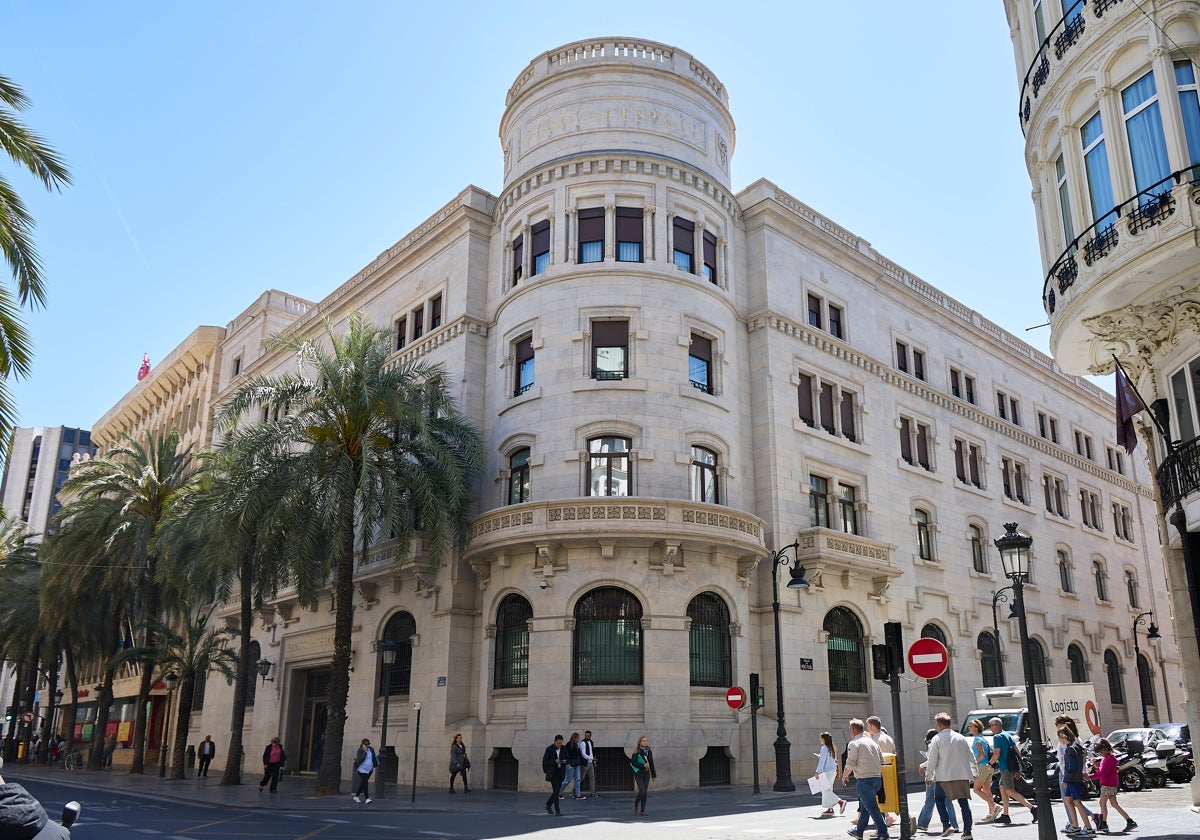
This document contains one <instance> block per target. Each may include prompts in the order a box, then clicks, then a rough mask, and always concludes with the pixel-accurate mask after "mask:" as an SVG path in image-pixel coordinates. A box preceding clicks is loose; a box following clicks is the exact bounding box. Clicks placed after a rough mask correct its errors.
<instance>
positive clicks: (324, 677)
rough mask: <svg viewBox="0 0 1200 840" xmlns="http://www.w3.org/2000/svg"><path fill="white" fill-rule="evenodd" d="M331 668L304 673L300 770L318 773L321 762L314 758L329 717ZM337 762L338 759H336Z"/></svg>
mask: <svg viewBox="0 0 1200 840" xmlns="http://www.w3.org/2000/svg"><path fill="white" fill-rule="evenodd" d="M332 673H333V672H332V671H331V670H330V669H329V668H314V669H313V670H311V671H305V672H304V699H303V702H302V704H301V708H302V709H303V712H302V717H301V719H300V760H299V762H298V765H299V769H300V770H310V771H313V772H316V771H317V770H319V769H320V764H319V761H318V760H316V757H315V756H314V754H313V753H314V749H315V748H316V745H317V742H318V740H320V739H322V738H324V736H325V720H326V718H327V717H328V716H329V680H330V676H331V675H332ZM334 760H335V761H336V760H337V759H336V758H334Z"/></svg>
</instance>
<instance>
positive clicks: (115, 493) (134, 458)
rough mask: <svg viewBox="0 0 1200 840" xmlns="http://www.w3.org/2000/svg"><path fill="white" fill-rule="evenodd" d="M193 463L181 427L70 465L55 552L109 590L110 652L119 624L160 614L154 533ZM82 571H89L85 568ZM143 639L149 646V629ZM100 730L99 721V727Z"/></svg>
mask: <svg viewBox="0 0 1200 840" xmlns="http://www.w3.org/2000/svg"><path fill="white" fill-rule="evenodd" d="M196 480H197V469H196V466H195V464H194V462H193V459H192V454H191V447H186V448H182V449H181V448H180V444H179V433H178V432H177V431H175V430H174V429H172V430H171V431H170V432H167V433H165V434H160V433H155V432H146V434H145V436H144V438H143V440H141V441H138V440H135V439H134V438H133V437H131V436H129V435H123V436H122V437H121V439H120V440H118V441H117V443H116V444H115V445H113V446H112V447H111V448H109V450H108V451H107V452H105V453H104V455H103V456H101V457H97V458H93V459H91V460H90V461H83V462H81V463H80V464H79V465H78V466H76V467H75V468H74V469H72V470H71V476H70V478H68V479H67V481H66V482H65V483H64V484H63V487H62V491H61V493H62V495H63V496H65V497H66V498H67V499H69V500H70V501H68V503H67V504H66V505H65V506H64V507H63V509H62V510H61V511H59V513H58V514H57V516H56V519H55V522H56V525H57V529H58V530H57V533H56V534H55V535H54V544H55V545H54V550H55V552H56V554H57V555H58V556H59V557H60V558H61V559H62V561H64V562H72V561H74V562H76V563H78V565H79V566H80V568H81V574H80V575H79V578H80V579H81V580H82V579H84V578H85V577H91V578H94V584H93V585H94V586H96V587H99V588H98V589H93V594H95V593H98V592H107V593H109V595H110V597H111V598H112V599H113V609H112V612H111V613H110V620H109V624H108V628H107V634H108V639H109V641H110V642H111V643H113V646H112V647H110V648H109V651H110V652H115V650H116V644H115V642H116V641H117V639H118V638H119V632H120V622H121V620H122V619H123V618H125V617H126V616H131V615H137V616H141V617H142V618H143V619H144V620H149V619H154V618H159V617H160V600H159V599H160V585H161V584H160V581H159V576H158V560H159V553H158V544H157V538H158V531H159V527H160V525H161V523H162V522H163V520H164V519H165V518H166V516H167V515H168V513H169V512H170V510H171V508H172V507H173V506H174V505H175V504H178V503H179V502H180V501H181V500H182V499H184V498H186V496H187V494H188V493H190V492H192V491H193V490H194V488H195V483H196ZM83 570H87V571H88V572H89V575H86V576H85V575H84V574H82V571H83ZM148 632H149V635H148V636H147V639H146V644H147V646H149V647H154V646H155V644H156V642H155V639H154V636H153V630H150V631H148ZM115 667H116V666H115V664H114V663H112V662H111V661H110V663H109V666H108V667H107V668H106V669H105V681H106V682H105V692H104V695H105V697H104V698H102V701H101V717H102V718H103V719H102V720H101V721H99V723H100V724H106V723H107V712H108V705H109V703H110V702H111V698H112V691H111V679H112V675H113V671H114V669H115ZM151 676H152V673H151V669H149V668H144V669H143V670H142V680H141V685H140V687H139V690H138V701H137V706H136V710H135V713H134V725H133V743H134V745H135V749H134V753H133V764H132V766H131V767H130V768H129V772H130V773H141V772H143V769H144V762H145V756H144V755H143V752H142V749H141V748H140V747H141V745H142V744H144V743H145V741H146V698H147V697H148V696H149V694H150V680H151ZM99 728H100V729H101V730H102V729H103V726H102V725H101V726H100V727H99ZM99 753H100V751H99V750H97V749H93V750H92V755H91V756H90V758H89V760H88V765H89V767H92V768H98V767H99V761H100V755H99Z"/></svg>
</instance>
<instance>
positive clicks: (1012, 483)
mask: <svg viewBox="0 0 1200 840" xmlns="http://www.w3.org/2000/svg"><path fill="white" fill-rule="evenodd" d="M1000 473H1001V477H1002V478H1003V480H1004V495H1005V497H1006V498H1008V499H1012V500H1013V501H1016V502H1021V503H1022V504H1029V496H1028V493H1027V491H1026V485H1027V484H1028V481H1027V480H1026V469H1025V465H1024V464H1022V463H1021V462H1020V461H1018V460H1016V459H1015V458H1004V459H1003V460H1001V462H1000Z"/></svg>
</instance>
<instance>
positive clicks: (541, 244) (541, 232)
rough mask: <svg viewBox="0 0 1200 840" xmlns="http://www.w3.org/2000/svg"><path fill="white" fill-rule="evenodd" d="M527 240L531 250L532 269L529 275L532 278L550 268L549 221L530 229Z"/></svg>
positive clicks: (539, 223)
mask: <svg viewBox="0 0 1200 840" xmlns="http://www.w3.org/2000/svg"><path fill="white" fill-rule="evenodd" d="M529 240H530V246H531V247H532V249H533V268H532V269H531V270H530V272H529V274H530V276H534V275H537V274H541V273H542V272H544V271H545V270H546V269H547V268H549V267H550V220H549V219H546V220H545V221H542V222H538V223H537V224H536V225H534V226H533V227H532V228H530V229H529Z"/></svg>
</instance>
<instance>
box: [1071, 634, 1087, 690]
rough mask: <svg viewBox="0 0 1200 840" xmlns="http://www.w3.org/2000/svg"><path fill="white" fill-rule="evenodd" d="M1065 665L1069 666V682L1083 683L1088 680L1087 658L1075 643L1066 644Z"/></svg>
mask: <svg viewBox="0 0 1200 840" xmlns="http://www.w3.org/2000/svg"><path fill="white" fill-rule="evenodd" d="M1067 665H1069V666H1070V668H1071V682H1073V683H1085V682H1087V681H1088V672H1087V658H1086V657H1085V656H1084V655H1083V650H1082V649H1080V647H1079V645H1077V644H1073V643H1072V644H1070V645H1067Z"/></svg>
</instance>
